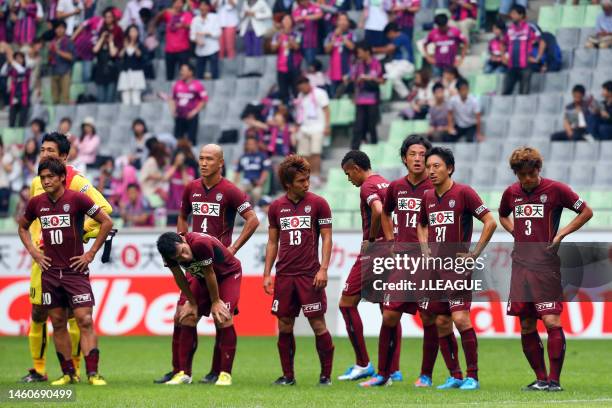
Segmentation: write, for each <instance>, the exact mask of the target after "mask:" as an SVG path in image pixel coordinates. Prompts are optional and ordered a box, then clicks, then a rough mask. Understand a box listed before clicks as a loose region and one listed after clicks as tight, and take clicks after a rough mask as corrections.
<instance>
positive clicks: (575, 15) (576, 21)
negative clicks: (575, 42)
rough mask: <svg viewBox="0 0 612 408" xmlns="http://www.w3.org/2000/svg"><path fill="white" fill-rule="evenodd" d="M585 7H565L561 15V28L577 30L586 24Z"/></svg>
mask: <svg viewBox="0 0 612 408" xmlns="http://www.w3.org/2000/svg"><path fill="white" fill-rule="evenodd" d="M585 11H586V7H585V6H564V7H563V11H562V13H561V25H560V27H561V28H576V27H581V26H582V25H583V24H584V14H585Z"/></svg>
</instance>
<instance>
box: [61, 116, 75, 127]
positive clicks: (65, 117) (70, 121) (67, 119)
mask: <svg viewBox="0 0 612 408" xmlns="http://www.w3.org/2000/svg"><path fill="white" fill-rule="evenodd" d="M62 122H68V123H70V125H72V119H70V118H69V117H68V116H64V117H63V118H61V119H60V121H59V123H62Z"/></svg>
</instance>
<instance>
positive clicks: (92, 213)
mask: <svg viewBox="0 0 612 408" xmlns="http://www.w3.org/2000/svg"><path fill="white" fill-rule="evenodd" d="M99 209H100V206H99V205H98V204H94V205H93V207H91V208H90V209H89V210H88V211H87V215H89V216H90V217H91V216H92V215H94V214H95V213H96V211H98V210H99Z"/></svg>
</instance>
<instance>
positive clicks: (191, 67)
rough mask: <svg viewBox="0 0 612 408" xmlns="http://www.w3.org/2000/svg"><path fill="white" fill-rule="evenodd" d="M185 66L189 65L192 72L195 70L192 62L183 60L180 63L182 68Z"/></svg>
mask: <svg viewBox="0 0 612 408" xmlns="http://www.w3.org/2000/svg"><path fill="white" fill-rule="evenodd" d="M183 67H187V68H189V70H190V71H191V72H194V71H195V69H194V68H193V65H191V63H190V62H183V63H182V64H181V65H180V68H183Z"/></svg>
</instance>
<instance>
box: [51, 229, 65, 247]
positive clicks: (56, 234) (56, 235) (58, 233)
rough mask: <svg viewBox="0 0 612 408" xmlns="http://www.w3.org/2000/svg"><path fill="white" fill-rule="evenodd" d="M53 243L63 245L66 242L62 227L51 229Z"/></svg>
mask: <svg viewBox="0 0 612 408" xmlns="http://www.w3.org/2000/svg"><path fill="white" fill-rule="evenodd" d="M49 235H51V245H61V244H62V243H63V242H64V234H63V233H62V230H61V229H58V230H51V231H49Z"/></svg>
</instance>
